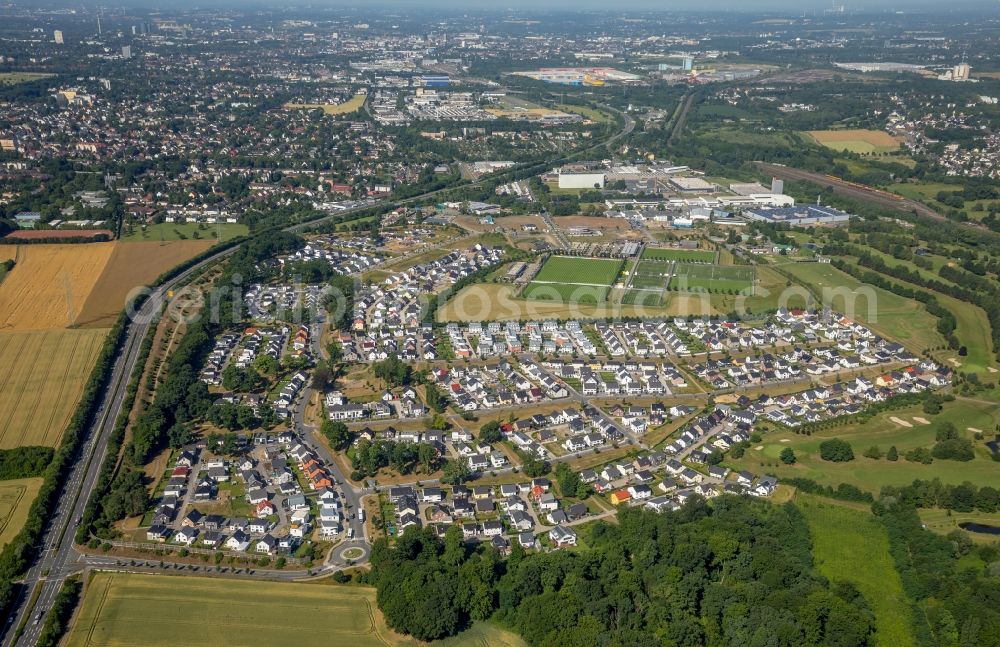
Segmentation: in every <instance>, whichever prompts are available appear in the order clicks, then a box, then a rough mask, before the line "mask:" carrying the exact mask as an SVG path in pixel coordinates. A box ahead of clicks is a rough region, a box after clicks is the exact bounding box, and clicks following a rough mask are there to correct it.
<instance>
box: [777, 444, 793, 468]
mask: <svg viewBox="0 0 1000 647" xmlns="http://www.w3.org/2000/svg"><path fill="white" fill-rule="evenodd" d="M778 458H780V459H781V462H782V463H784V464H785V465H794V464H795V452H794V451H792V448H791V447H785V448H784V449H782V450H781V453H780V454H779V455H778Z"/></svg>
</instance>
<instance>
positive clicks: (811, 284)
mask: <svg viewBox="0 0 1000 647" xmlns="http://www.w3.org/2000/svg"><path fill="white" fill-rule="evenodd" d="M780 271H781V272H787V273H788V274H789V275H790V276H791V277H792V278H793V279H794V281H795V282H796V283H800V284H802V285H804V286H805V287H806V288H808V289H810V290H811V291H812V292H813V293H814V294H815V295H817V296H818V297H819V298H820V299H821V301H826V302H828V303H827V304H819V305H829V306H830V307H831V308H832V309H833V310H834V311H836V312H840V313H843V314H846V315H847V316H848V317H849V318H852V319H854V320H856V321H860V322H862V323H864V324H866V325H868V326H870V327H871V328H872V329H874V330H875V331H876V332H878V333H880V334H882V335H885V336H886V337H889V338H890V339H893V340H896V341H898V342H900V343H901V344H903V345H905V346H907V347H908V348H910V349H911V350H912V351H914V352H922V351H923V350H925V349H927V348H931V347H934V346H939V345H941V344H942V343H943V340H942V339H941V335H940V334H938V332H937V328H936V326H937V318H936V317H933V316H931V315H930V314H929V313H928V312H927V310H926V309H925V308H924V306H923V305H921V304H920V303H918V302H916V301H913V300H912V299H904V298H903V297H901V296H898V295H896V294H893V293H892V292H889V291H887V290H883V289H881V288H876V287H874V286H871V285H867V284H863V283H861V282H860V281H858V280H857V279H855V278H854V277H853V276H850V275H849V274H845V273H844V272H841V271H840V270H838V269H837V268H835V267H833V266H832V265H830V264H828V263H786V264H784V265H782V266H781V270H780ZM786 300H787V301H791V302H793V303H798V304H801V303H802V297H801V296H795V297H791V298H790V299H786Z"/></svg>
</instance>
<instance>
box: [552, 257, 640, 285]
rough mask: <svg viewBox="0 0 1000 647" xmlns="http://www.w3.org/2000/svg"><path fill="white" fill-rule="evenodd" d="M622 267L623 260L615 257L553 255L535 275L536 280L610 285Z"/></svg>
mask: <svg viewBox="0 0 1000 647" xmlns="http://www.w3.org/2000/svg"><path fill="white" fill-rule="evenodd" d="M621 268H622V261H620V260H615V259H608V258H578V257H574V256H551V257H549V259H548V260H547V261H545V265H543V266H542V269H541V270H539V272H538V274H537V275H535V279H534V282H537V283H565V284H572V285H603V286H608V285H611V284H612V283H614V280H615V278H617V276H618V272H619V271H620V270H621Z"/></svg>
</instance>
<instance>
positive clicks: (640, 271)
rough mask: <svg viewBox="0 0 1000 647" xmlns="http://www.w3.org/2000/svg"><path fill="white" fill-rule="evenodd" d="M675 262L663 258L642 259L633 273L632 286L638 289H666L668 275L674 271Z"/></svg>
mask: <svg viewBox="0 0 1000 647" xmlns="http://www.w3.org/2000/svg"><path fill="white" fill-rule="evenodd" d="M673 268H674V263H673V262H672V261H663V260H645V259H643V260H641V261H639V264H638V265H637V266H636V268H635V272H634V273H633V274H632V287H633V288H636V289H640V290H641V289H660V290H662V289H664V288H666V287H667V277H668V276H670V274H671V273H672V272H673Z"/></svg>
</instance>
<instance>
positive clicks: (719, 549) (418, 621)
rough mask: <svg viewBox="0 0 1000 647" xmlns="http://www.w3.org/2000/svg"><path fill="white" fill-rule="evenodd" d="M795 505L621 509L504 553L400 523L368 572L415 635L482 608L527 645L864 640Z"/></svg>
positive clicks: (869, 620)
mask: <svg viewBox="0 0 1000 647" xmlns="http://www.w3.org/2000/svg"><path fill="white" fill-rule="evenodd" d="M810 546H811V543H810V535H809V530H808V528H807V525H806V522H805V520H804V519H803V518H802V516H801V514H800V513H799V511H798V510H797V509H796V508H795V507H794V506H793V505H791V504H786V505H783V506H774V505H771V504H769V503H763V502H758V501H751V500H748V499H741V498H736V497H729V496H724V497H720V498H718V499H716V500H715V501H714V502H713V504H712V505H711V506H709V505H708V504H707V503H706V502H705V501H704V500H701V499H694V500H692V501H691V502H689V503H688V504H687V505H686V506H685V507H684V508H682V509H681V510H679V511H677V512H672V513H667V514H655V513H651V512H646V511H642V510H639V509H634V508H633V509H623V510H621V511H620V512H619V516H618V523H617V524H608V523H598V524H596V525H595V526H594V527H593V528H592V529H591V531H590V533H589V535H588V537H587V548H585V549H583V550H578V551H567V550H562V551H555V552H538V553H531V554H526V553H524V552H523V551H522V550H521V549H520V548H519V547H517V546H515V547H514V549H513V552H512V553H511V555H510V557H508V558H507V559H506V560H503V559H501V558H500V557H499V555H498V554H497V553H496V552H495V551H493V550H492V549H491V548H478V549H472V548H470V547H469V546H468V545H466V544H465V543H464V542H463V540H462V533H461V530H460V529H459V528H458V527H453V528H451V529H449V531H448V533H447V535H446V536H445V538H444V539H443V540H441V539H438V538H437V537H436V536H435V535H434V533H433V532H432V531H430V530H428V529H410V530H408V531H407V532H406V533H405V534H404V535H403V536H402V537H401V538H400V539H399V540H398V541H397V542H396V543H395V545H392V546H390V545H389V544H387V543H386V542H385V541H384V540H382V541H379V542H377V543H376V545H375V547H374V549H373V553H372V566H373V570H372V572H371V573H369V574H368V575H366V576H365V577H366V578H367V579H368V580H369V581H370V583H372V584H374V585H375V586H376V587H377V588H378V604H379V606H380V608H381V609H382V611H383V612H384V613H385V616H386V620H387V622H388V623H389V625H390V626H391V627H392V628H394V629H396V630H398V631H401V632H404V633H408V634H411V635H413V636H414V637H416V638H419V639H421V640H432V639H436V638H442V637H444V636H449V635H452V634H454V633H456V632H458V631H460V630H461V629H463V628H464V627H465V626H467V625H468V624H469V623H470V622H471V621H475V620H484V619H487V618H492V619H493V620H495V621H497V622H499V623H500V624H502V625H504V626H507V627H509V628H511V629H513V630H515V631H517V632H518V633H519V634H520V635H521V636H522V637H524V639H525V640H526V641H527V642H528V643H529V644H531V645H540V646H553V647H554V646H556V645H558V646H576V645H579V646H581V647H584V646H586V647H592V646H595V645H609V646H610V645H615V646H618V645H620V646H626V645H635V646H640V645H650V646H652V645H661V646H662V645H677V646H680V645H705V644H709V645H741V646H742V645H788V646H792V645H794V646H796V647H798V646H802V645H831V646H833V645H837V646H844V647H847V646H848V645H851V646H856V645H866V644H869V642H870V640H871V637H872V632H873V627H874V624H873V615H872V611H871V609H870V607H869V605H868V602H867V601H866V600H865V599H864V598H863V597H862V596H861V595H860V594H859V593H858V591H857V590H856V589H855V588H854V587H853V586H852V585H850V584H847V583H844V582H829V581H827V580H825V579H824V578H822V577H820V576H819V575H818V574H817V573H816V571H815V569H814V565H813V562H812V555H811V553H810Z"/></svg>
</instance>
